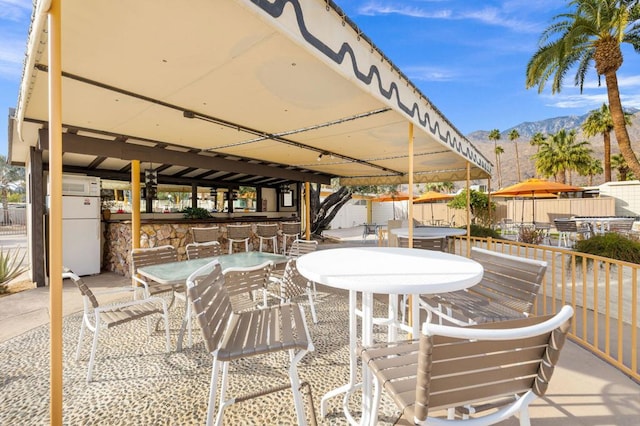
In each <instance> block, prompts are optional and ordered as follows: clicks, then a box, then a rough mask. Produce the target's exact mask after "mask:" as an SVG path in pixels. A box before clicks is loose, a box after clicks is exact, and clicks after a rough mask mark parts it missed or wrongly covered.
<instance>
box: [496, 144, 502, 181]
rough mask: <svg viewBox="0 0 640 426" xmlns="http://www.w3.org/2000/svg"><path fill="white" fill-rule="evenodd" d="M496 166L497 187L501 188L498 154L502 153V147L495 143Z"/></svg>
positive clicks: (500, 169) (500, 168)
mask: <svg viewBox="0 0 640 426" xmlns="http://www.w3.org/2000/svg"><path fill="white" fill-rule="evenodd" d="M495 153H496V168H497V169H498V187H500V188H502V167H501V166H500V156H501V155H502V154H504V149H503V148H502V147H501V146H500V145H496V149H495Z"/></svg>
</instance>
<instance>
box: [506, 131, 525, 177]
mask: <svg viewBox="0 0 640 426" xmlns="http://www.w3.org/2000/svg"><path fill="white" fill-rule="evenodd" d="M519 137H520V133H518V131H517V130H516V129H513V130H511V132H509V140H510V141H511V142H513V146H514V147H515V149H516V171H517V173H518V182H520V181H521V180H522V178H521V176H520V155H518V142H516V139H518V138H519Z"/></svg>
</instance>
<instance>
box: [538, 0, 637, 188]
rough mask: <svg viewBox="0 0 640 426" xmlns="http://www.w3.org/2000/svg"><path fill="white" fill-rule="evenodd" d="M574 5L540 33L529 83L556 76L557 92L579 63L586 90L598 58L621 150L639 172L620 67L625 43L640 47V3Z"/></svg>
mask: <svg viewBox="0 0 640 426" xmlns="http://www.w3.org/2000/svg"><path fill="white" fill-rule="evenodd" d="M569 5H570V6H571V7H572V10H571V11H570V12H568V13H563V14H560V15H557V16H556V17H555V18H554V21H555V22H554V23H553V24H551V26H549V27H548V28H547V29H546V30H544V32H543V33H542V36H541V37H540V47H539V48H538V50H537V51H536V53H535V54H534V55H533V57H532V58H531V60H530V61H529V63H528V64H527V74H526V87H527V88H531V87H533V86H538V92H539V93H540V92H542V91H543V90H544V86H545V83H546V82H547V81H548V80H552V85H551V92H552V93H557V92H560V89H561V88H562V82H563V80H564V77H565V75H566V74H567V73H568V72H569V71H570V70H571V69H572V68H573V67H574V66H576V67H577V70H576V75H575V78H574V82H575V85H576V86H579V87H580V91H582V89H583V87H584V79H585V77H586V75H587V71H588V69H589V66H590V65H591V63H592V61H593V62H594V65H595V69H596V72H597V73H598V79H600V76H603V75H604V77H605V82H606V85H607V96H608V100H609V108H610V109H611V118H612V120H613V130H614V132H615V135H616V139H617V140H618V146H619V147H620V152H621V153H622V155H623V156H624V158H625V160H626V161H627V164H628V165H629V167H630V168H631V170H633V171H634V173H635V174H636V175H637V176H640V162H638V159H637V158H636V156H635V155H634V153H633V150H632V149H631V141H630V139H629V133H628V131H627V128H626V126H625V120H624V111H623V109H622V103H621V101H620V90H619V87H618V76H617V71H618V69H619V68H620V66H622V61H623V58H622V50H621V47H620V45H621V44H622V43H629V44H631V45H632V46H633V48H634V50H635V51H636V52H640V24H639V23H638V22H637V21H638V19H640V3H638V0H572V1H570V2H569Z"/></svg>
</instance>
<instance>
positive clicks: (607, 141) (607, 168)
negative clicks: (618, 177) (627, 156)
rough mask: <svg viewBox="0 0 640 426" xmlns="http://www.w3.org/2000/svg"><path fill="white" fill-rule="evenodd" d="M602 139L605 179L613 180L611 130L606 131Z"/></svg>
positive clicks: (607, 180) (606, 180)
mask: <svg viewBox="0 0 640 426" xmlns="http://www.w3.org/2000/svg"><path fill="white" fill-rule="evenodd" d="M602 139H603V141H602V144H603V147H604V181H605V182H611V132H604V133H603V134H602ZM589 185H591V184H589Z"/></svg>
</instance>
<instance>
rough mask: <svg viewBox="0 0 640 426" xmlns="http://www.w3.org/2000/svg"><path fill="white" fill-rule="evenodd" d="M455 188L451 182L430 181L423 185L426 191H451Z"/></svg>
mask: <svg viewBox="0 0 640 426" xmlns="http://www.w3.org/2000/svg"><path fill="white" fill-rule="evenodd" d="M454 188H455V185H454V184H453V182H431V183H428V184H426V185H425V189H426V190H427V191H436V192H445V191H446V192H451V191H453V189H454Z"/></svg>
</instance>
